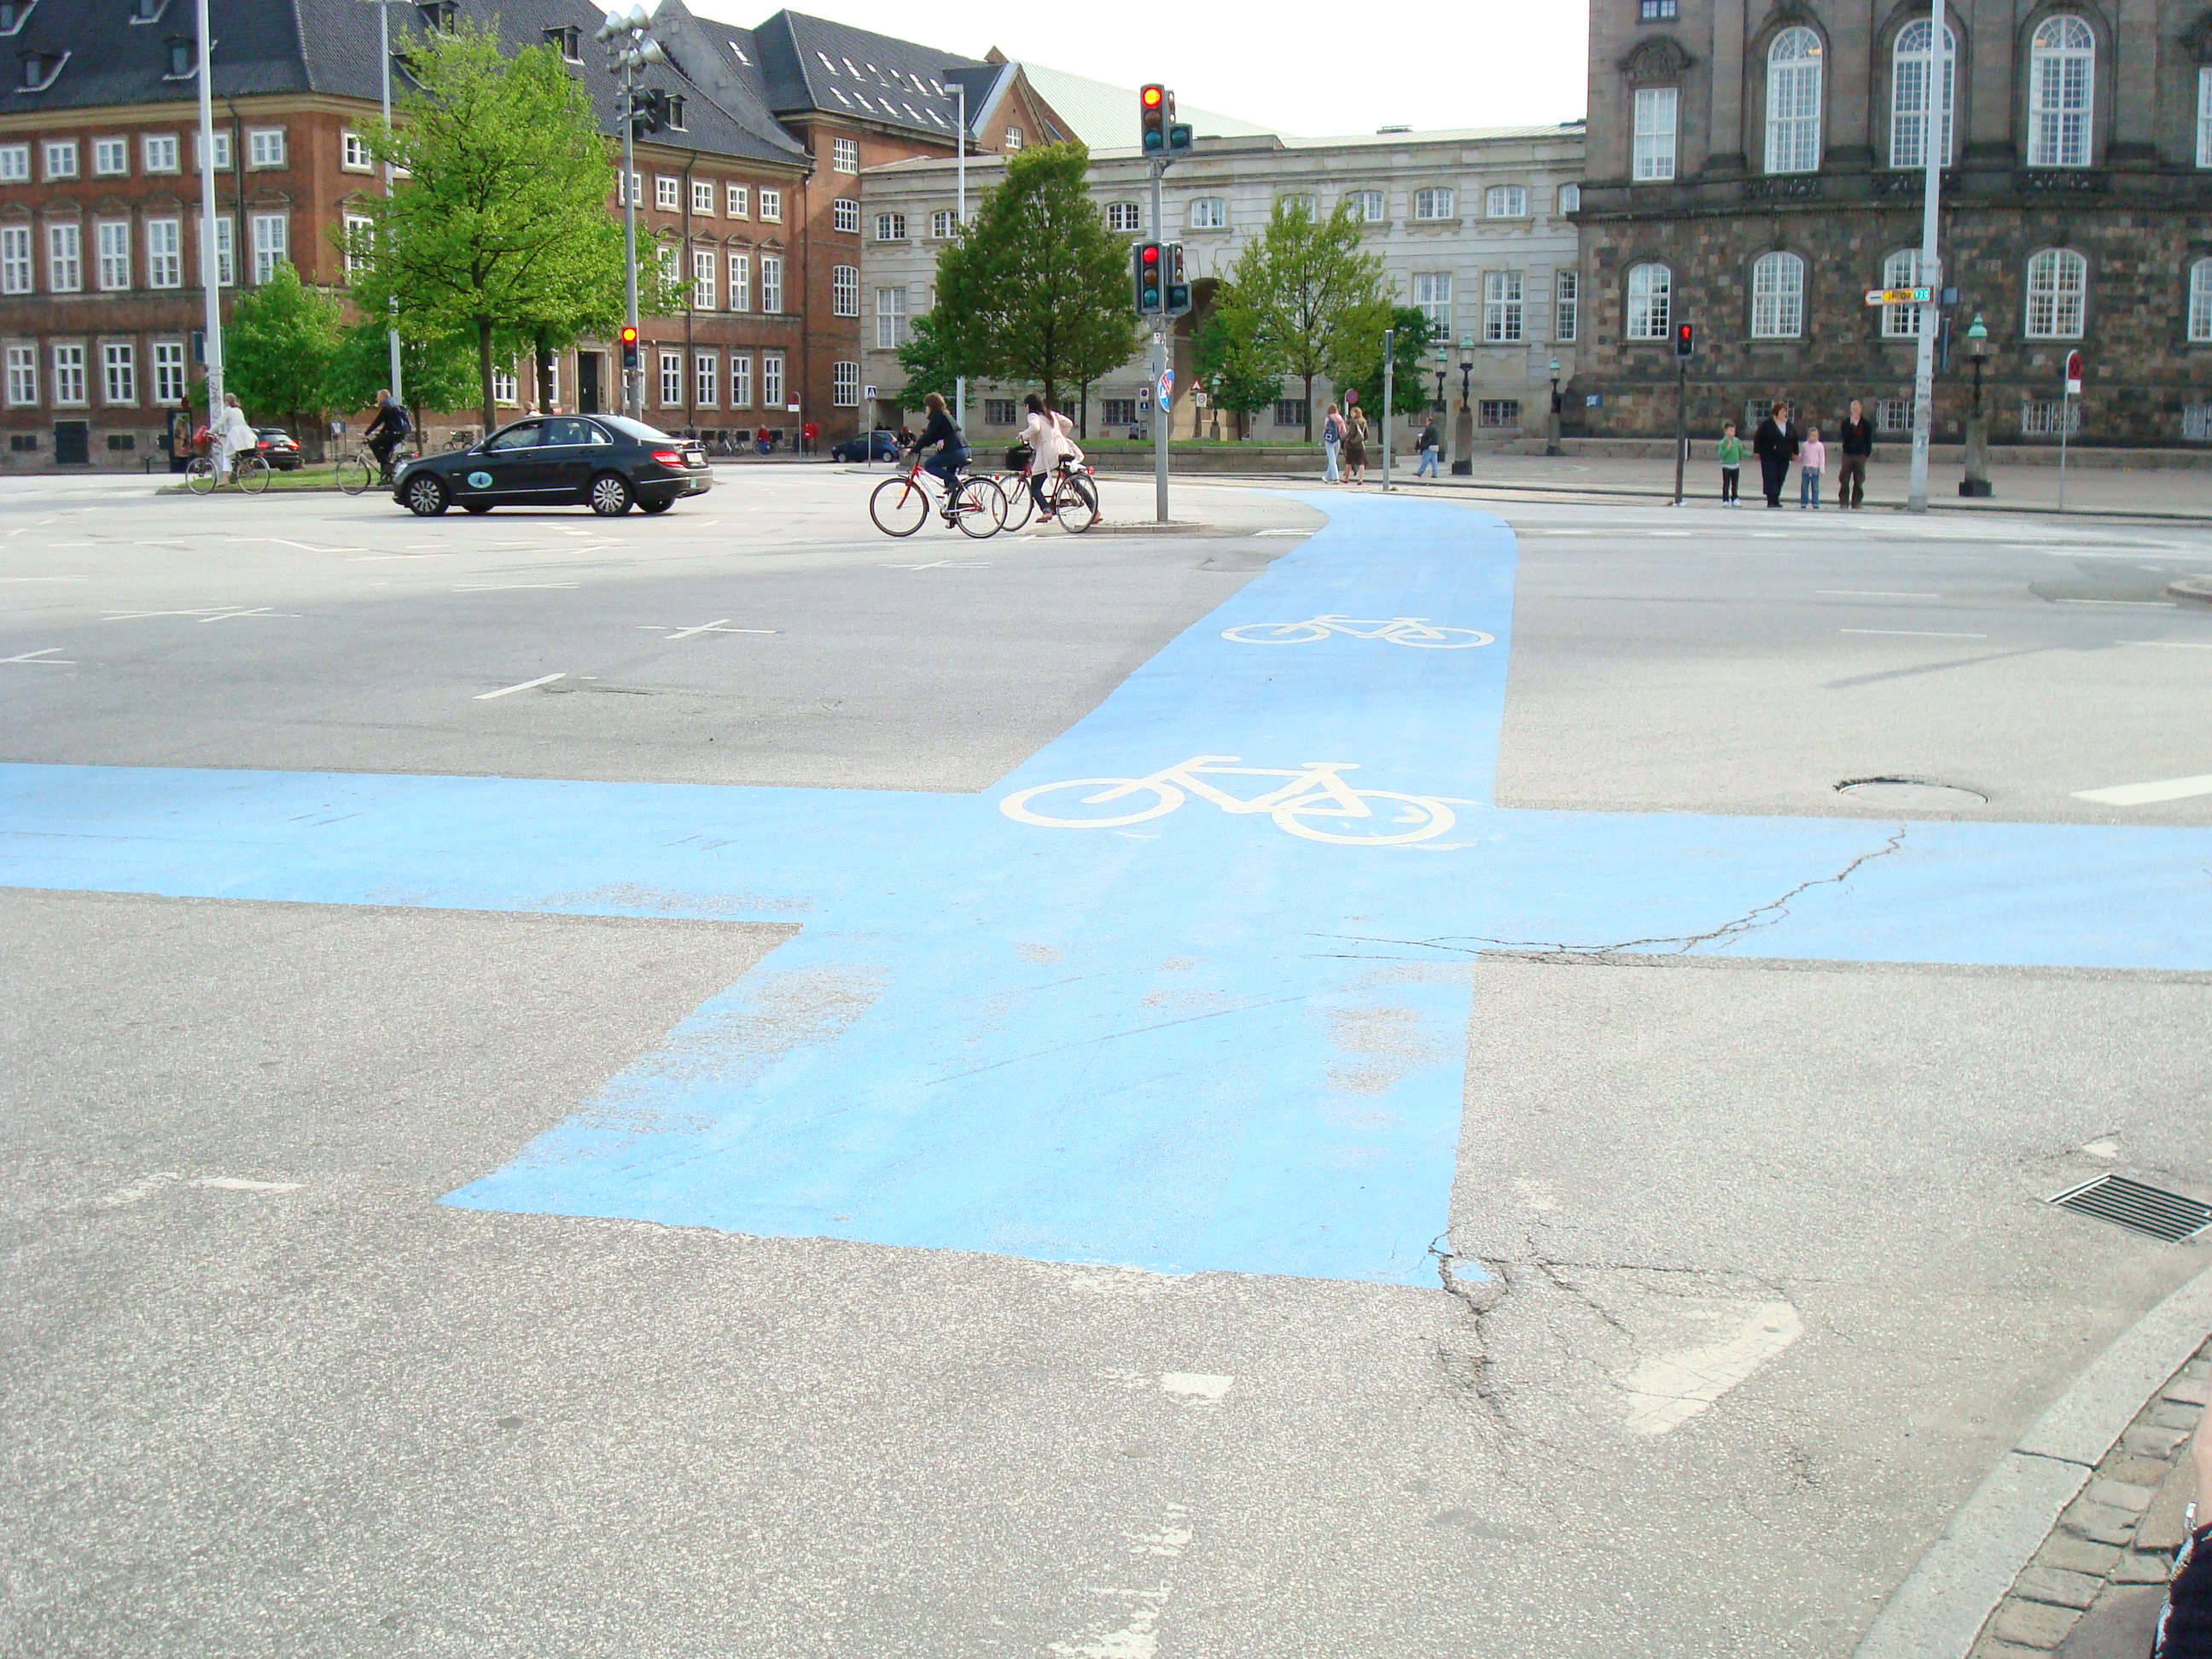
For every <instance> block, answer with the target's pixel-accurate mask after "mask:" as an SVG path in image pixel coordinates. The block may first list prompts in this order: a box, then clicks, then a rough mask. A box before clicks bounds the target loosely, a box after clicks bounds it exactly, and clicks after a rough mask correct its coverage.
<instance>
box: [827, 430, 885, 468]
mask: <svg viewBox="0 0 2212 1659" xmlns="http://www.w3.org/2000/svg"><path fill="white" fill-rule="evenodd" d="M829 453H830V454H832V455H834V456H836V458H837V459H839V460H841V461H888V460H890V459H891V457H893V456H894V455H896V454H897V453H898V435H896V433H890V432H885V431H884V430H883V429H882V428H877V429H876V430H875V431H873V432H871V433H870V434H868V435H867V436H866V437H865V438H848V439H846V440H845V441H844V442H843V443H842V444H839V445H838V446H837V447H836V448H835V449H833V450H831V451H830V452H829Z"/></svg>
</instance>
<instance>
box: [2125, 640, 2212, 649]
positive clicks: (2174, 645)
mask: <svg viewBox="0 0 2212 1659" xmlns="http://www.w3.org/2000/svg"><path fill="white" fill-rule="evenodd" d="M2112 643H2113V644H2114V645H2154V646H2157V647H2160V648H2161V649H2163V650H2166V651H2212V640H2114V641H2112Z"/></svg>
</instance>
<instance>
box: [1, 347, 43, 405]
mask: <svg viewBox="0 0 2212 1659" xmlns="http://www.w3.org/2000/svg"><path fill="white" fill-rule="evenodd" d="M38 401H39V349H38V347H36V346H29V345H11V346H9V348H8V402H9V406H10V407H12V408H15V409H26V408H29V407H31V406H33V405H34V404H37V403H38Z"/></svg>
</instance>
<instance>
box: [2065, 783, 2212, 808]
mask: <svg viewBox="0 0 2212 1659" xmlns="http://www.w3.org/2000/svg"><path fill="white" fill-rule="evenodd" d="M2198 795H2212V776H2206V777H2197V778H2166V779H2165V780H2163V781H2160V782H2157V783H2122V784H2116V785H2114V786H2113V787H2112V788H2110V789H2076V790H2075V792H2074V799H2075V800H2087V801H2094V802H2096V803H2097V805H2100V806H2154V805H2157V804H2158V803H2159V802H2160V801H2167V800H2191V799H2195V798H2196V797H2197V796H2198Z"/></svg>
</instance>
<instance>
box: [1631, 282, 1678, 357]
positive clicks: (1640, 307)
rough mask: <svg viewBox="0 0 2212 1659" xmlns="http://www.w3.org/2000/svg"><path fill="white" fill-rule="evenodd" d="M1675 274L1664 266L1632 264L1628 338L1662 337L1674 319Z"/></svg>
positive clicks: (1658, 338) (1657, 338) (1649, 338)
mask: <svg viewBox="0 0 2212 1659" xmlns="http://www.w3.org/2000/svg"><path fill="white" fill-rule="evenodd" d="M1673 319H1674V272H1673V271H1671V270H1668V269H1667V267H1666V266H1664V265H1656V264H1654V265H1632V266H1631V267H1630V268H1629V272H1628V337H1629V338H1630V339H1632V340H1663V339H1665V338H1666V337H1667V329H1668V324H1669V323H1670V322H1672V321H1673Z"/></svg>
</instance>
